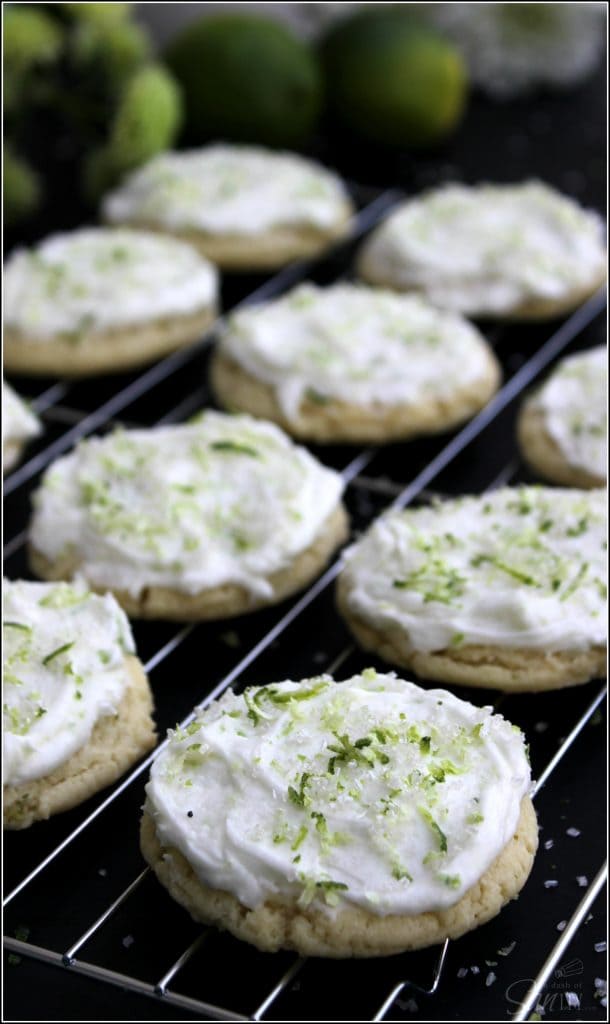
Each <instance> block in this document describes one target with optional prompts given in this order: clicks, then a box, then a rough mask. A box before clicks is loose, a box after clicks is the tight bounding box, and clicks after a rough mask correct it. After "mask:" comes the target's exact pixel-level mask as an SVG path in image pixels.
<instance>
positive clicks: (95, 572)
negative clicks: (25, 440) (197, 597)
mask: <svg viewBox="0 0 610 1024" xmlns="http://www.w3.org/2000/svg"><path fill="white" fill-rule="evenodd" d="M342 489H343V484H342V480H341V477H340V476H339V474H338V473H335V472H334V471H333V470H330V469H326V468H325V467H324V466H322V465H321V464H320V463H319V462H318V461H317V460H316V459H314V458H313V456H311V455H310V454H309V452H308V451H306V449H304V448H299V447H297V446H296V445H293V444H292V442H291V441H289V439H288V438H287V437H286V435H285V434H283V433H282V431H281V430H280V429H279V428H277V427H275V426H273V425H272V424H269V423H264V422H260V421H257V420H253V419H251V418H250V417H248V416H227V415H224V414H222V413H215V412H206V413H204V414H203V415H202V416H201V418H199V419H198V420H197V421H195V422H191V423H189V424H185V425H180V426H171V427H158V428H156V429H152V430H133V431H122V430H121V431H117V432H115V433H114V434H111V435H110V436H107V437H104V438H94V439H92V440H89V441H84V442H81V443H80V444H79V445H78V446H77V448H76V449H75V450H74V452H72V453H71V454H70V455H68V456H66V457H65V458H62V459H59V460H58V461H57V462H55V463H54V465H53V466H51V467H50V469H49V470H48V471H47V473H46V474H45V477H44V479H43V482H42V485H41V487H40V489H39V491H38V492H37V494H36V495H35V499H34V505H35V512H34V517H33V521H32V526H31V541H32V543H33V545H34V547H35V548H36V549H37V550H38V551H40V552H42V554H44V555H46V556H47V558H50V559H55V558H57V557H58V556H60V555H62V554H65V553H66V551H70V552H73V553H74V555H75V557H76V559H77V560H78V561H79V563H81V562H82V564H81V565H80V571H81V572H82V573H83V574H84V576H85V577H86V578H87V579H88V580H90V581H91V583H93V584H95V585H96V586H98V587H109V588H111V589H117V588H120V589H125V590H128V591H129V592H130V593H131V594H134V595H137V594H139V593H140V592H141V590H142V589H143V588H144V587H147V586H154V585H158V586H167V587H172V588H174V589H177V590H180V591H182V592H185V593H189V594H194V593H198V592H199V591H201V590H205V589H208V588H210V587H215V586H221V585H222V584H225V583H236V584H240V585H242V586H243V587H245V588H247V589H248V590H250V591H251V592H252V593H253V594H257V595H261V596H264V597H272V596H273V587H272V585H271V583H270V582H269V581H268V579H267V578H266V577H267V576H269V575H270V574H272V573H274V572H275V571H277V570H279V569H282V568H285V567H286V566H288V565H290V564H291V562H292V561H293V559H294V558H295V557H296V556H297V555H298V554H300V553H301V552H302V551H303V550H305V548H307V547H309V546H310V544H312V542H313V541H314V540H315V539H316V537H317V535H318V534H319V532H320V530H321V529H322V528H323V524H324V522H325V520H326V519H327V517H328V516H329V515H330V513H331V512H332V511H333V510H334V509H335V508H336V506H337V503H338V502H339V499H340V496H341V492H342Z"/></svg>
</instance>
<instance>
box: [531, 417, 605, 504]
mask: <svg viewBox="0 0 610 1024" xmlns="http://www.w3.org/2000/svg"><path fill="white" fill-rule="evenodd" d="M517 439H518V441H519V447H520V449H521V454H522V455H523V458H524V459H525V461H526V462H527V463H528V465H529V466H531V468H532V469H533V470H534V471H535V472H536V473H539V474H540V476H541V477H543V478H544V479H545V480H550V481H552V483H555V484H563V485H564V486H566V487H582V488H592V487H605V486H606V479H605V477H599V476H595V475H594V474H593V473H589V471H588V470H586V469H580V468H579V467H578V466H572V465H571V464H570V463H569V462H566V459H565V457H564V455H563V452H562V451H561V449H560V448H559V446H558V445H557V444H556V443H555V441H554V440H553V438H552V437H551V435H550V434H549V433H548V431H547V430H546V427H545V418H544V413H543V412H542V411H541V410H540V409H536V408H535V406H534V405H533V403H532V402H531V401H530V402H526V403H525V405H524V406H523V408H522V409H521V413H520V415H519V419H518V421H517Z"/></svg>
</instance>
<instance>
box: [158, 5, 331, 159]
mask: <svg viewBox="0 0 610 1024" xmlns="http://www.w3.org/2000/svg"><path fill="white" fill-rule="evenodd" d="M166 60H167V63H168V64H169V66H170V68H171V69H172V71H173V72H174V74H175V76H176V78H177V79H178V81H179V82H180V84H181V86H182V88H183V91H184V101H185V108H186V129H187V133H188V135H189V137H190V138H191V139H192V140H193V141H197V142H201V141H204V140H206V139H211V138H220V139H225V140H227V141H231V142H252V143H260V144H262V145H269V146H287V147H291V146H298V145H300V144H301V143H303V142H305V141H306V140H307V138H308V137H309V135H310V134H311V132H312V130H313V128H314V127H315V124H316V121H317V119H318V115H319V112H320V104H321V75H320V71H319V68H318V64H317V62H316V60H315V57H314V56H313V54H312V53H311V51H310V49H309V48H308V47H307V46H306V45H305V44H304V43H301V42H300V41H299V40H298V39H297V38H296V37H295V36H294V35H293V34H292V33H291V32H290V31H289V30H288V29H287V28H284V27H283V26H282V25H279V24H277V23H276V22H274V21H270V20H269V19H267V18H262V17H256V16H252V15H245V14H244V15H242V14H226V15H216V16H213V17H207V18H202V19H201V20H200V21H197V22H195V23H194V24H192V25H189V26H188V27H187V28H186V29H185V30H184V31H183V32H181V33H180V35H179V36H178V37H177V39H175V40H174V41H173V42H172V43H171V44H170V47H169V49H168V52H167V54H166Z"/></svg>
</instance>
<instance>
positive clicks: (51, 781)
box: [2, 580, 155, 829]
mask: <svg viewBox="0 0 610 1024" xmlns="http://www.w3.org/2000/svg"><path fill="white" fill-rule="evenodd" d="M2 631H3V652H4V653H3V682H2V702H3V714H4V723H3V765H4V768H3V785H4V827H5V828H9V829H20V828H26V827H27V826H28V825H31V824H32V823H33V822H34V821H41V820H42V819H45V818H49V817H50V816H51V815H52V814H57V813H58V812H59V811H65V810H68V809H69V808H71V807H75V806H76V805H77V804H79V803H81V802H82V801H83V800H86V799H87V798H88V797H90V796H92V795H93V794H94V793H97V791H98V790H100V789H102V788H103V787H104V786H107V785H109V784H110V783H111V782H114V781H115V779H118V778H119V777H120V776H121V775H122V774H123V773H124V772H126V771H127V769H128V768H129V767H130V766H131V765H132V764H133V763H134V762H135V761H137V759H138V758H139V757H140V756H141V755H142V754H144V753H145V752H146V751H147V750H149V749H150V748H151V747H153V746H154V743H155V729H154V724H153V721H152V718H151V713H152V696H151V693H150V690H149V687H148V681H147V679H146V676H145V675H144V671H143V668H142V665H141V663H140V662H139V661H138V659H137V657H136V656H135V650H134V643H133V637H132V635H131V630H130V628H129V623H128V621H127V619H126V617H125V614H124V612H123V611H122V610H121V609H120V608H119V606H118V605H117V603H116V601H115V600H114V598H113V597H112V596H111V595H110V594H105V595H104V596H99V595H97V594H92V593H91V592H90V591H89V590H88V589H87V587H86V586H85V585H84V584H83V583H82V582H77V583H75V584H73V585H70V584H67V583H56V584H50V583H26V582H23V581H18V582H9V581H8V580H5V581H4V610H3V623H2Z"/></svg>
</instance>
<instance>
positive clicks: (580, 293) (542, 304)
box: [356, 245, 606, 322]
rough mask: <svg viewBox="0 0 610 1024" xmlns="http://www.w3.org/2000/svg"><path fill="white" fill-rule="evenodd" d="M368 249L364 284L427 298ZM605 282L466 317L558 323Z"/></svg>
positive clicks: (362, 257)
mask: <svg viewBox="0 0 610 1024" xmlns="http://www.w3.org/2000/svg"><path fill="white" fill-rule="evenodd" d="M367 249H368V246H367V245H365V246H364V248H363V249H362V250H361V252H360V254H359V256H358V259H357V263H356V270H357V273H358V276H359V277H360V278H361V279H362V280H363V281H366V282H367V283H368V284H373V285H377V286H378V287H380V288H391V289H393V290H394V291H398V292H407V293H411V292H414V293H415V294H419V295H422V296H424V297H426V290H425V288H421V287H420V286H418V285H417V284H413V285H406V284H398V283H397V282H396V281H395V280H392V278H391V275H390V274H388V273H387V272H385V273H384V271H383V269H382V268H380V267H379V266H378V261H377V260H376V259H375V258H374V256H372V255H369V253H368V251H367ZM605 280H606V273H605V271H603V272H602V273H601V274H600V276H599V277H597V278H595V279H593V280H592V281H591V282H590V283H589V284H588V285H586V286H585V287H579V288H572V289H570V290H569V291H567V292H566V294H565V295H564V296H563V298H561V299H530V300H528V301H527V302H522V303H521V304H520V305H518V306H514V307H513V308H512V309H511V310H508V311H507V312H503V313H491V312H489V310H485V309H483V310H469V311H468V312H467V313H465V314H464V316H467V317H468V318H469V319H471V320H509V321H513V320H514V321H519V322H520V321H523V322H526V321H530V320H532V321H535V320H554V319H555V318H556V317H560V316H565V315H566V314H567V313H572V312H573V311H574V310H575V309H576V308H577V307H578V306H580V305H582V303H583V302H586V300H587V299H590V298H591V296H592V295H594V294H595V292H596V291H597V290H598V288H600V287H601V285H602V284H603V283H604V281H605Z"/></svg>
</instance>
